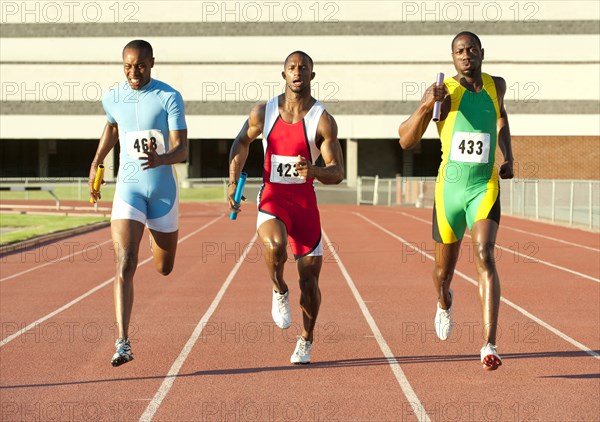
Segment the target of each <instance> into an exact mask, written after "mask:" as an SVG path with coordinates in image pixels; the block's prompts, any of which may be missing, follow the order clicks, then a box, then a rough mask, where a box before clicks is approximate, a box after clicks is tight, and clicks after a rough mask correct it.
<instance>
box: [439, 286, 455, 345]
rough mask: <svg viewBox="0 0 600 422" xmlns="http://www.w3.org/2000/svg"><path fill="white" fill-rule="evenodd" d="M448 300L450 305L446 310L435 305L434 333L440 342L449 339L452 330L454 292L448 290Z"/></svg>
mask: <svg viewBox="0 0 600 422" xmlns="http://www.w3.org/2000/svg"><path fill="white" fill-rule="evenodd" d="M450 300H451V301H452V305H450V307H449V308H448V309H442V308H440V303H439V302H438V303H437V311H436V313H435V333H436V334H437V336H438V337H439V339H440V340H446V339H447V338H448V337H450V331H451V330H452V325H453V324H454V323H453V322H452V307H453V306H454V291H453V290H452V289H450Z"/></svg>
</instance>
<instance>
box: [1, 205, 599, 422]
mask: <svg viewBox="0 0 600 422" xmlns="http://www.w3.org/2000/svg"><path fill="white" fill-rule="evenodd" d="M253 208H254V207H253V206H252V205H247V206H246V207H245V208H244V212H243V213H242V214H241V215H240V216H239V218H238V220H237V221H236V222H231V221H229V220H228V218H227V217H226V216H225V215H224V211H225V210H224V206H223V205H221V204H208V205H206V204H204V205H190V204H183V205H182V209H181V212H182V214H181V220H180V223H181V229H180V240H181V242H180V245H179V250H178V256H177V262H176V267H175V270H174V271H173V273H172V274H171V275H170V276H169V277H167V278H164V277H161V276H159V275H158V273H156V271H155V270H154V269H153V267H152V262H151V261H149V260H148V258H149V256H150V252H149V248H148V247H146V243H145V242H144V244H143V245H142V248H141V253H140V264H139V267H138V270H137V274H136V291H135V294H136V297H135V304H134V310H133V318H132V333H131V338H132V340H133V341H132V348H133V351H134V354H135V360H134V361H132V362H130V363H128V364H126V365H124V366H121V367H119V368H113V367H111V366H110V363H109V361H110V357H111V355H112V353H113V352H114V347H113V343H114V337H115V328H114V322H113V321H114V317H113V300H112V288H111V286H112V284H111V283H112V277H113V275H114V260H113V257H112V247H111V244H110V242H109V239H110V230H109V229H102V230H98V231H95V232H90V233H87V234H84V235H79V236H75V237H71V238H68V239H62V240H60V241H58V242H57V243H53V244H48V245H45V246H43V247H38V248H37V249H33V250H29V251H24V252H19V253H14V254H11V255H8V256H5V257H3V258H2V272H1V276H0V302H1V306H0V322H1V333H0V404H1V409H0V411H1V415H0V419H1V420H2V421H16V420H55V421H57V420H60V421H65V420H94V421H96V420H98V421H109V420H111V421H112V420H118V421H132V420H156V421H196V420H197V421H213V420H214V421H217V420H218V421H221V420H228V421H246V420H248V421H268V420H285V421H297V420H324V421H333V420H337V421H348V420H360V421H414V420H420V421H428V420H429V421H517V420H518V421H573V420H586V421H594V420H598V415H599V414H600V408H599V402H600V355H599V354H598V353H599V350H600V334H599V328H598V327H599V323H600V284H599V283H600V259H599V255H600V249H599V248H600V237H599V236H598V234H594V233H589V232H585V231H580V230H575V229H568V228H563V227H555V226H550V225H546V224H542V223H535V222H531V221H525V220H520V219H515V218H510V217H506V216H503V220H502V225H501V230H500V233H499V237H498V255H497V260H498V261H497V262H498V268H499V272H500V276H501V280H502V296H503V302H502V305H501V311H500V338H499V341H498V351H499V353H500V354H501V356H502V357H503V363H504V364H503V365H502V366H501V367H500V369H499V370H497V371H495V372H487V371H484V370H483V369H482V368H481V365H480V364H479V348H480V347H481V332H482V329H483V327H482V325H481V316H480V306H479V301H478V296H477V289H476V287H475V286H474V284H473V283H474V282H475V280H474V277H475V270H474V263H473V261H472V258H471V257H470V254H469V249H468V248H467V247H466V244H467V243H468V242H469V241H470V239H469V238H468V237H467V238H465V241H464V244H465V245H464V246H463V254H462V256H461V260H460V262H459V264H458V267H457V270H458V271H457V274H456V276H455V279H454V282H453V286H454V287H453V288H454V292H455V302H454V303H455V310H454V318H455V323H456V325H455V328H454V331H453V334H452V336H451V337H450V339H449V340H448V341H446V342H440V341H439V340H438V339H437V338H436V336H435V332H434V330H433V316H434V313H435V297H436V294H435V292H434V289H433V286H432V281H431V275H430V274H431V269H432V262H431V261H430V259H429V257H430V256H431V251H432V249H433V242H432V240H431V236H430V232H431V225H430V216H431V210H423V209H414V208H380V207H354V206H322V207H321V216H322V223H323V229H324V235H325V240H326V241H327V242H326V243H327V245H326V248H325V249H326V253H325V257H324V258H325V259H324V265H323V270H322V275H321V281H320V285H321V291H322V295H323V301H322V307H321V313H320V315H319V320H318V324H317V332H316V337H315V338H316V341H315V345H314V348H313V353H312V360H313V363H312V364H311V365H307V366H292V365H290V364H289V357H290V355H291V353H292V351H293V348H294V345H295V336H296V335H297V334H298V333H299V332H300V331H299V330H300V328H299V327H300V326H299V324H298V322H299V321H301V314H300V309H299V306H298V304H297V303H298V297H299V290H298V287H297V284H296V283H295V282H294V279H295V278H296V273H295V266H294V265H293V263H292V262H291V261H290V262H289V264H288V266H287V268H286V278H287V281H288V283H289V285H290V292H291V297H292V305H293V307H292V310H293V320H294V322H293V325H292V327H290V328H289V329H288V330H285V331H283V330H280V329H278V328H277V327H275V325H274V324H273V323H272V321H271V317H270V300H271V288H270V282H269V281H268V280H267V277H266V269H265V266H264V263H263V260H262V259H263V258H262V249H261V246H260V245H258V244H253V243H252V242H253V240H254V239H255V238H254V233H255V230H254V226H255V216H256V211H255V210H254V209H253Z"/></svg>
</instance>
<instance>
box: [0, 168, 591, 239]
mask: <svg viewBox="0 0 600 422" xmlns="http://www.w3.org/2000/svg"><path fill="white" fill-rule="evenodd" d="M186 182H187V186H190V187H199V186H222V187H223V192H224V196H225V192H226V179H224V178H215V179H190V180H188V181H184V182H183V183H182V185H184V186H185V185H186ZM253 182H254V180H252V181H251V182H250V185H252V183H253ZM259 182H260V179H256V182H255V183H254V184H257V185H258V184H259ZM435 183H436V179H435V178H434V177H397V178H395V179H384V178H380V177H377V176H376V177H360V178H359V179H358V182H357V189H356V203H357V204H358V205H362V204H370V205H387V206H395V205H408V206H417V207H423V208H431V207H433V199H434V191H435ZM0 185H1V186H5V187H7V186H8V187H19V186H20V187H30V186H44V187H52V188H56V187H70V188H71V189H73V190H74V191H75V192H76V194H75V195H76V198H77V199H79V200H87V198H88V188H87V178H0ZM326 188H327V189H329V190H335V189H339V190H340V192H341V191H348V189H349V188H348V187H346V186H345V185H344V184H343V185H342V186H338V187H336V186H327V187H326ZM322 189H324V188H322ZM500 191H501V195H500V198H501V205H502V213H503V214H507V215H515V216H522V217H526V218H532V219H539V220H544V221H549V222H557V223H561V224H569V225H573V226H578V227H585V228H587V229H591V230H594V231H600V180H536V179H511V180H501V181H500ZM332 192H333V191H332ZM28 193H29V192H28V191H25V196H26V197H27V195H28ZM347 193H352V191H348V192H347ZM247 196H248V195H247ZM331 197H332V198H333V200H334V201H336V200H337V201H340V202H347V201H346V197H345V196H334V195H331ZM56 200H58V198H56ZM350 200H351V199H350Z"/></svg>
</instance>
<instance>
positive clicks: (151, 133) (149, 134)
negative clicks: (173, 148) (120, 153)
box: [125, 129, 165, 158]
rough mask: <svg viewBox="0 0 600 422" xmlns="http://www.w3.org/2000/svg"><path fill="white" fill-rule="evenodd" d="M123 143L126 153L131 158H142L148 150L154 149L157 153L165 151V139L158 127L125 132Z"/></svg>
mask: <svg viewBox="0 0 600 422" xmlns="http://www.w3.org/2000/svg"><path fill="white" fill-rule="evenodd" d="M125 143H126V144H127V155H129V156H130V157H131V158H144V157H145V156H146V153H148V151H150V150H156V152H157V153H158V154H164V153H165V139H164V138H163V135H162V132H161V131H160V130H158V129H150V130H140V131H137V132H127V134H126V135H125Z"/></svg>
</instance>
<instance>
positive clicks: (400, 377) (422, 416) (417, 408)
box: [322, 230, 431, 422]
mask: <svg viewBox="0 0 600 422" xmlns="http://www.w3.org/2000/svg"><path fill="white" fill-rule="evenodd" d="M322 233H323V239H325V243H326V244H327V246H328V247H329V250H330V251H331V254H332V256H335V260H336V262H337V264H338V267H340V271H341V272H342V275H343V276H344V278H345V279H346V283H347V284H348V287H349V288H350V291H352V294H353V295H354V299H356V302H357V303H358V306H359V307H360V310H361V311H362V314H363V316H364V317H365V319H366V320H367V324H369V327H370V328H371V331H372V332H373V335H374V337H375V340H377V344H378V345H379V349H381V352H382V353H383V355H384V356H385V358H386V359H387V361H388V363H389V365H390V368H391V369H392V372H393V373H394V376H395V377H396V380H397V381H398V384H400V388H401V389H402V392H403V393H404V396H405V397H406V399H407V400H408V403H409V404H410V405H411V407H412V409H413V411H414V413H415V416H416V417H417V419H418V420H419V421H421V422H430V421H431V420H430V419H429V415H427V412H426V411H425V408H424V407H423V405H422V404H421V401H420V400H419V398H418V397H417V394H416V393H415V391H414V390H413V388H412V386H411V385H410V382H408V379H407V378H406V375H405V374H404V371H403V370H402V368H401V367H400V363H399V362H398V360H397V359H396V357H395V356H394V353H392V349H390V346H388V344H387V342H386V341H385V339H384V338H383V334H381V330H379V327H378V326H377V323H376V322H375V320H374V319H373V316H372V315H371V312H369V308H367V305H366V304H365V301H364V300H363V298H362V296H361V294H360V292H359V291H358V289H357V288H356V285H355V284H354V281H353V280H352V277H351V276H350V274H349V273H348V270H347V269H346V266H345V265H344V264H343V263H342V259H341V258H340V257H339V255H337V253H336V251H335V250H334V249H333V247H332V246H331V241H330V240H329V237H328V236H327V234H326V233H325V230H322Z"/></svg>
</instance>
